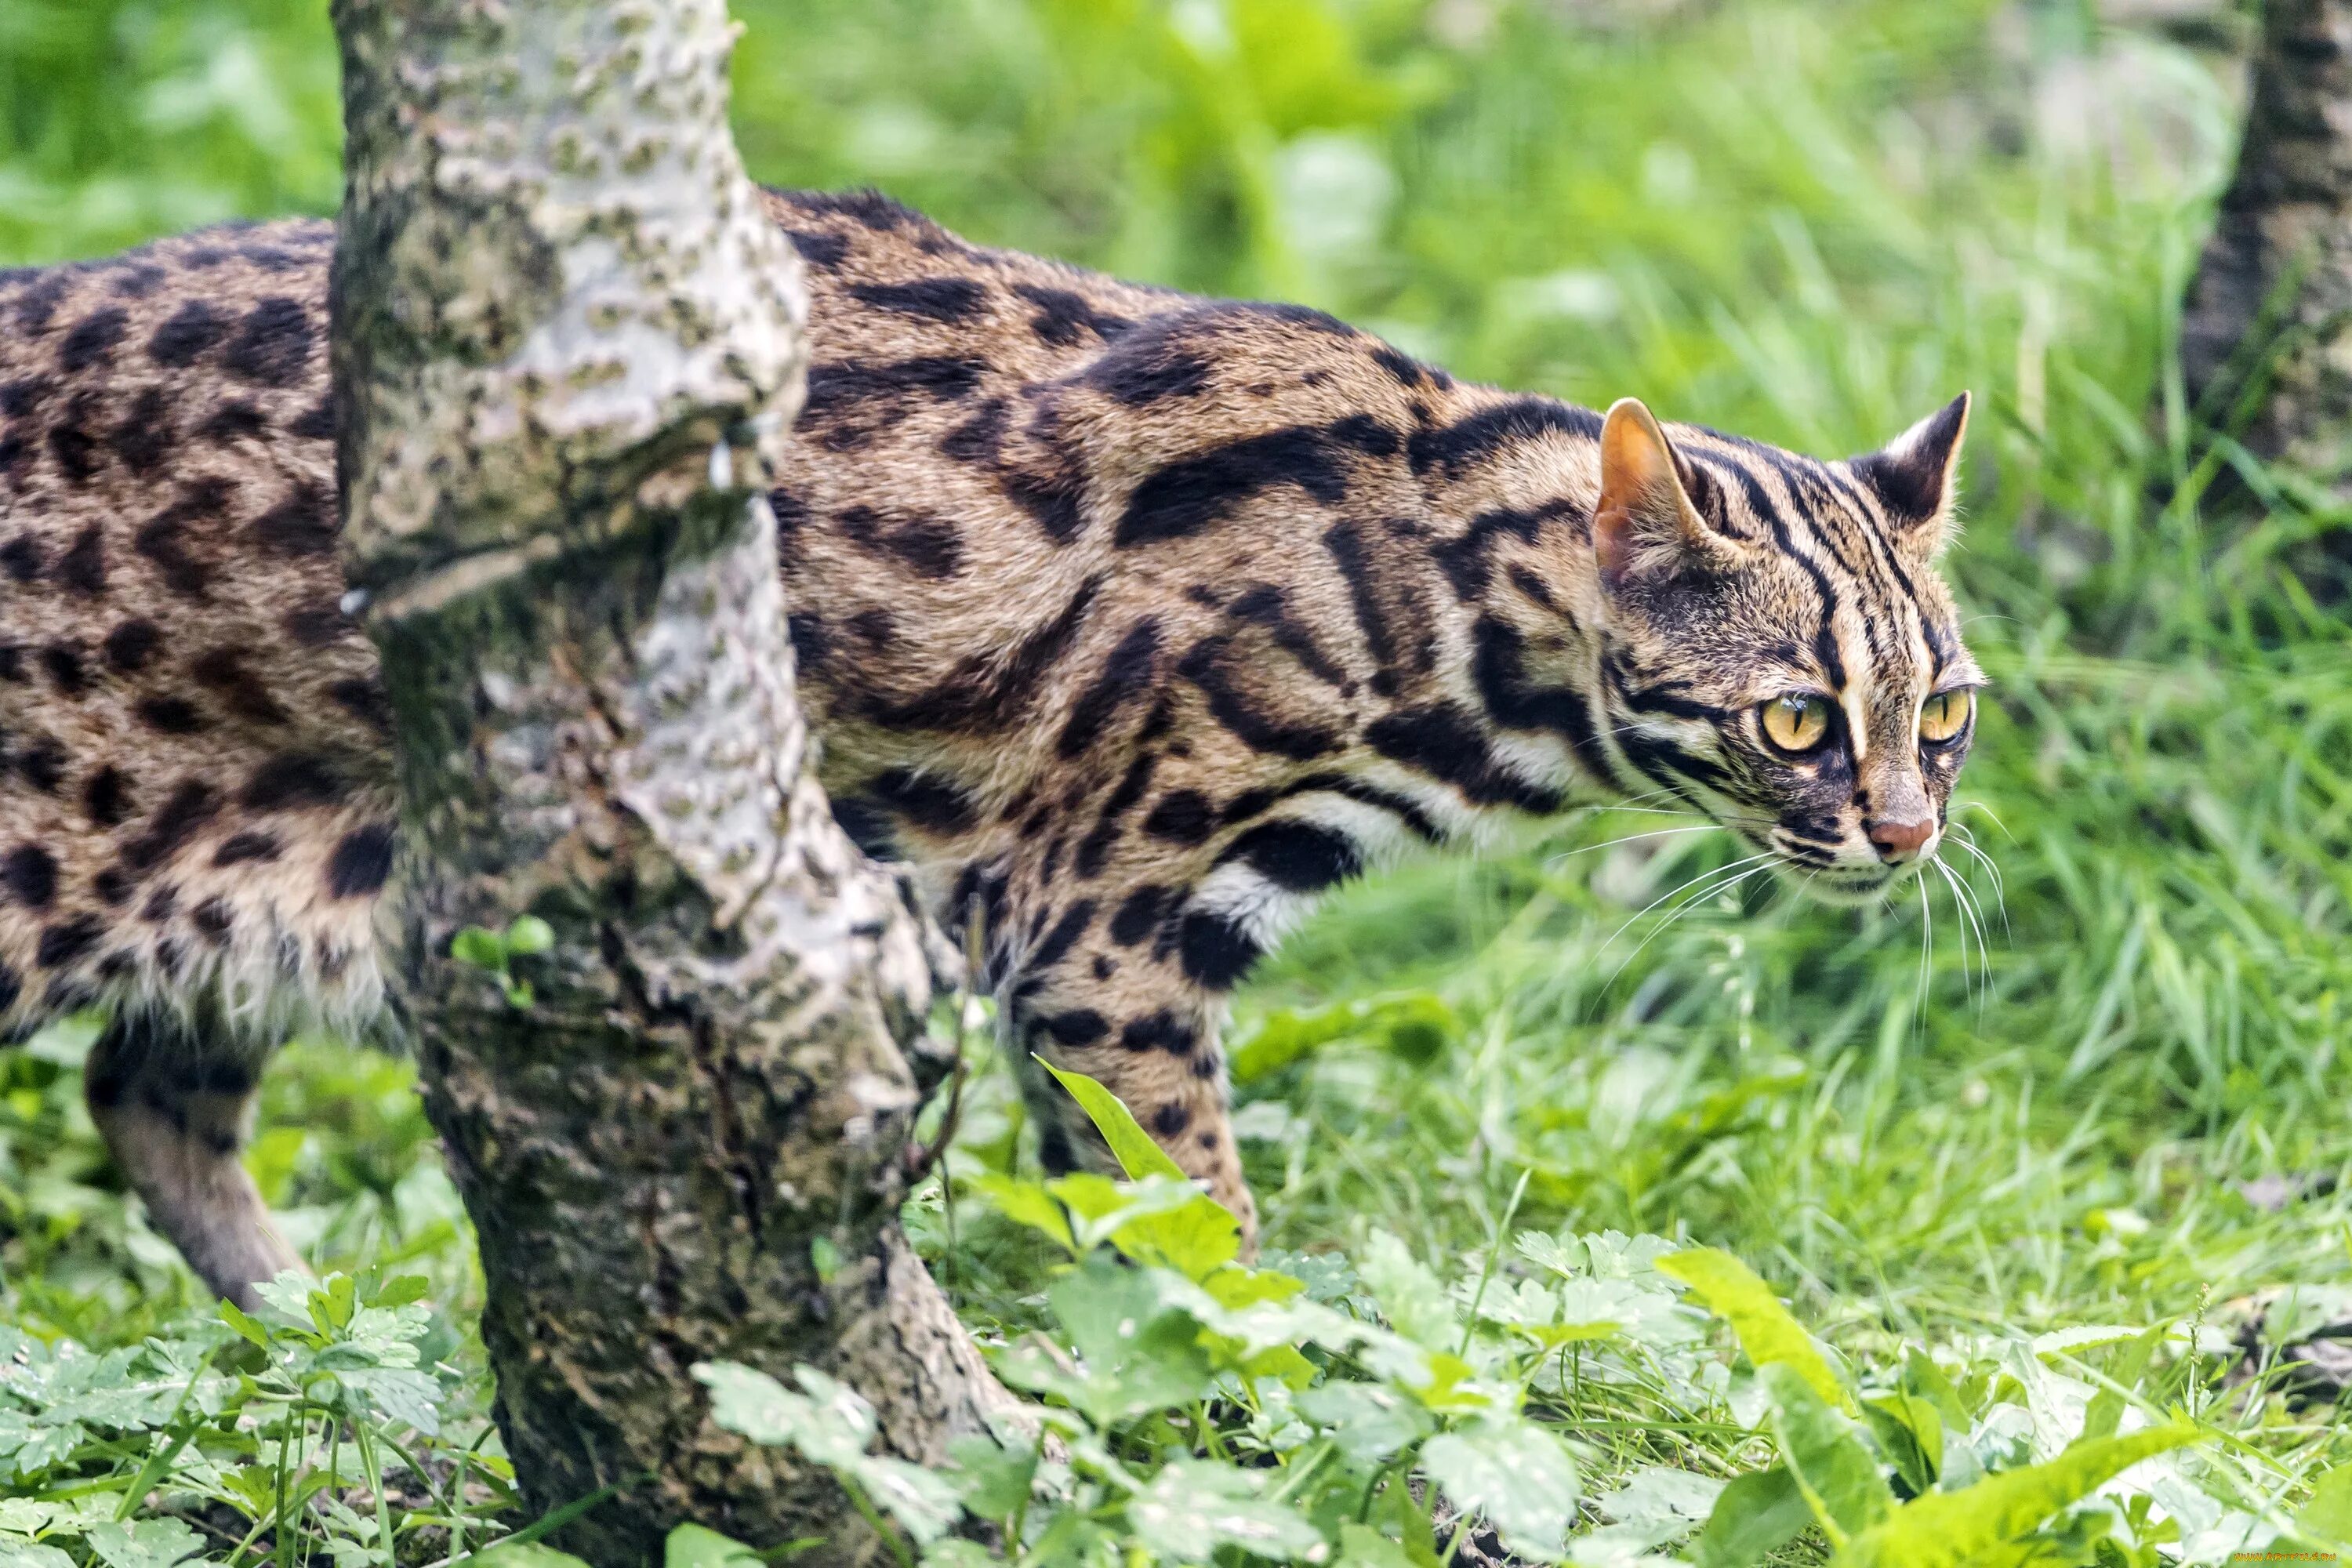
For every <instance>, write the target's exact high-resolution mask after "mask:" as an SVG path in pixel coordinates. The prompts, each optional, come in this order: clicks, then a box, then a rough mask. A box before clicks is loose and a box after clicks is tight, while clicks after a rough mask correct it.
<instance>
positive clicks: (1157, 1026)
mask: <svg viewBox="0 0 2352 1568" xmlns="http://www.w3.org/2000/svg"><path fill="white" fill-rule="evenodd" d="M1118 1043H1119V1044H1120V1045H1122V1046H1124V1047H1127V1048H1128V1049H1129V1050H1130V1051H1166V1052H1167V1053H1168V1054H1169V1055H1170V1056H1171V1057H1188V1056H1191V1055H1192V1047H1194V1046H1196V1045H1198V1044H1199V1043H1200V1035H1199V1032H1198V1031H1197V1030H1195V1029H1194V1028H1193V1027H1192V1025H1191V1024H1190V1023H1189V1022H1187V1021H1186V1020H1185V1019H1183V1018H1181V1017H1180V1016H1177V1015H1176V1014H1174V1013H1172V1012H1170V1011H1169V1010H1168V1009H1166V1008H1164V1007H1163V1008H1161V1009H1160V1011H1159V1012H1157V1013H1153V1014H1150V1015H1149V1016H1145V1017H1141V1018H1138V1019H1136V1020H1134V1021H1133V1022H1132V1023H1130V1024H1129V1025H1128V1026H1127V1027H1126V1028H1124V1029H1121V1030H1120V1031H1119V1032H1118Z"/></svg>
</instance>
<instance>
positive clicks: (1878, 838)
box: [1870, 817, 1936, 866]
mask: <svg viewBox="0 0 2352 1568" xmlns="http://www.w3.org/2000/svg"><path fill="white" fill-rule="evenodd" d="M1933 837H1936V823H1935V819H1934V818H1932V817H1922V818H1920V819H1919V820H1918V821H1916V822H1874V823H1872V824H1871V825H1870V841H1871V843H1873V844H1874V845H1876V846H1877V847H1878V858H1880V859H1881V860H1884V861H1885V862H1886V863H1887V864H1888V865H1890V866H1900V865H1902V864H1903V863H1904V862H1905V861H1906V860H1916V859H1917V858H1919V851H1920V850H1921V849H1922V848H1924V847H1926V846H1927V840H1929V839H1930V838H1933Z"/></svg>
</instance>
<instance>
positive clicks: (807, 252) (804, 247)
mask: <svg viewBox="0 0 2352 1568" xmlns="http://www.w3.org/2000/svg"><path fill="white" fill-rule="evenodd" d="M784 237H785V238H787V239H789V240H791V241H792V242H793V249H794V250H797V251H799V252H800V253H801V259H802V260H803V261H805V262H807V263H808V264H809V265H810V266H811V267H824V268H834V267H838V266H840V265H841V264H842V262H843V260H844V259H845V258H847V257H848V255H849V241H847V240H845V239H844V238H842V237H840V236H839V235H837V234H825V233H823V232H821V231H819V230H817V229H814V228H788V229H786V230H784Z"/></svg>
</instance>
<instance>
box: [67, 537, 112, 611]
mask: <svg viewBox="0 0 2352 1568" xmlns="http://www.w3.org/2000/svg"><path fill="white" fill-rule="evenodd" d="M58 582H60V583H62V584H65V585H66V586H67V587H68V588H70V589H72V590H73V591H74V592H75V593H77V594H83V595H92V596H95V595H99V594H102V593H104V592H106V539H105V536H104V535H103V534H102V533H101V532H100V531H99V525H98V524H96V523H94V522H93V523H89V524H86V525H85V526H84V527H83V529H82V531H80V532H79V533H78V534H76V535H74V542H73V543H72V544H71V545H70V546H68V548H67V550H66V552H65V553H64V554H63V555H61V556H59V557H58Z"/></svg>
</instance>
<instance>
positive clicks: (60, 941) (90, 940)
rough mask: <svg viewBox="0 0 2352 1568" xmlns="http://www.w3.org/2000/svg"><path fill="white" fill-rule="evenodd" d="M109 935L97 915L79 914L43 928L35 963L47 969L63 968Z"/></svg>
mask: <svg viewBox="0 0 2352 1568" xmlns="http://www.w3.org/2000/svg"><path fill="white" fill-rule="evenodd" d="M105 934H106V928H105V927H104V926H103V925H101V924H100V921H99V919H98V917H97V916H96V915H76V916H75V917H74V918H73V919H71V920H69V921H59V922H58V923H57V924H56V925H53V926H45V927H43V928H42V930H41V944H40V946H39V948H37V950H36V951H35V952H34V954H33V962H34V963H37V964H39V965H40V966H41V967H42V968H43V969H62V968H64V967H65V966H66V965H67V964H68V963H72V962H73V961H74V960H76V959H78V958H79V957H81V956H82V955H83V954H84V953H86V952H89V950H90V949H91V948H94V947H96V946H97V945H98V943H99V939H100V938H101V937H103V936H104V935H105Z"/></svg>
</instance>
